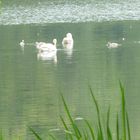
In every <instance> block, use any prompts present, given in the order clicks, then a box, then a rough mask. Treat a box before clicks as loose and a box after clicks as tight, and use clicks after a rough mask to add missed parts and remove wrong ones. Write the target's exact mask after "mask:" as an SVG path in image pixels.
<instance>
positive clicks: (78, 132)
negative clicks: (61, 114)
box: [61, 95, 82, 139]
mask: <svg viewBox="0 0 140 140" xmlns="http://www.w3.org/2000/svg"><path fill="white" fill-rule="evenodd" d="M61 97H62V101H63V104H64V108H65V110H66V113H67V115H68V118H69V120H70V122H71V124H72V127H73V129H74V132H75V136H76V137H77V139H81V137H82V134H81V132H80V130H79V129H78V127H77V125H76V124H75V123H74V121H73V119H72V117H71V114H70V112H69V109H68V106H67V104H66V102H65V100H64V97H63V96H62V95H61Z"/></svg>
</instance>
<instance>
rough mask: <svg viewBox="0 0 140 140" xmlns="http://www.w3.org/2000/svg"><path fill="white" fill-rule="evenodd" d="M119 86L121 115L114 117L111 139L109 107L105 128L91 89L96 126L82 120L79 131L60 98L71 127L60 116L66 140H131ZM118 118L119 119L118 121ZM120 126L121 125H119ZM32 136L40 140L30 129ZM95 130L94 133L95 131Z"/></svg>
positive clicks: (123, 99)
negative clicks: (114, 136)
mask: <svg viewBox="0 0 140 140" xmlns="http://www.w3.org/2000/svg"><path fill="white" fill-rule="evenodd" d="M119 86H120V93H121V115H120V116H119V115H118V114H119V113H117V115H116V118H117V119H116V123H114V124H115V125H116V138H113V134H112V131H111V128H110V125H109V120H110V107H109V108H108V111H107V117H106V123H105V126H104V125H103V123H102V118H101V115H100V114H101V113H100V108H99V105H98V102H97V100H96V98H95V96H94V94H93V90H92V88H91V87H90V86H89V91H90V94H91V97H92V101H93V103H94V105H95V107H96V113H97V125H96V126H95V125H92V124H91V123H90V122H89V121H88V120H84V122H85V124H86V125H85V127H84V129H81V128H80V127H78V125H77V124H76V122H75V121H74V119H73V118H72V116H71V113H70V111H69V108H68V106H67V104H66V101H65V99H64V97H63V96H62V95H61V97H62V102H63V105H64V109H65V112H66V114H67V117H68V120H69V122H70V124H71V127H70V126H69V125H68V124H67V123H66V122H65V120H64V118H63V117H62V116H60V119H61V122H62V124H63V126H64V129H65V138H66V140H131V133H130V125H129V118H128V113H127V111H126V104H125V92H124V87H123V86H122V84H121V82H119ZM119 118H120V119H119ZM120 124H121V125H120ZM30 130H31V131H32V133H33V134H34V136H35V137H36V139H37V140H42V139H41V137H40V136H39V135H38V134H37V132H35V131H34V130H33V129H32V128H30ZM95 130H96V131H95ZM50 139H52V140H56V139H57V138H55V137H54V136H53V135H50Z"/></svg>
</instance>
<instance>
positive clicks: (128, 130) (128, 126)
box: [126, 112, 131, 140]
mask: <svg viewBox="0 0 140 140" xmlns="http://www.w3.org/2000/svg"><path fill="white" fill-rule="evenodd" d="M126 122H127V132H128V140H131V134H130V125H129V118H128V113H127V112H126Z"/></svg>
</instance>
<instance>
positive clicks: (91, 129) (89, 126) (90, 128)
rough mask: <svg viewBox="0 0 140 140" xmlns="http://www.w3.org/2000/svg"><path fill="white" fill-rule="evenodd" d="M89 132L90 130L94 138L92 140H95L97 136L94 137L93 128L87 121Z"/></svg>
mask: <svg viewBox="0 0 140 140" xmlns="http://www.w3.org/2000/svg"><path fill="white" fill-rule="evenodd" d="M85 122H86V124H87V126H88V128H89V130H90V133H91V136H92V140H95V135H94V130H93V128H92V127H91V125H90V124H89V122H88V121H87V120H85Z"/></svg>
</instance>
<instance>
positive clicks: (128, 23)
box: [0, 0, 140, 140]
mask: <svg viewBox="0 0 140 140" xmlns="http://www.w3.org/2000/svg"><path fill="white" fill-rule="evenodd" d="M8 2H9V1H8V0H7V1H5V3H3V2H2V3H1V15H0V43H1V44H0V114H1V115H0V128H1V129H2V133H3V135H4V138H6V139H7V140H8V139H9V140H12V139H13V140H15V139H16V138H17V139H18V138H19V137H20V138H21V139H34V137H33V135H32V134H31V132H30V131H29V128H28V126H29V127H32V128H34V129H35V130H36V131H37V132H38V133H39V134H40V135H41V136H42V137H43V138H46V136H47V133H48V132H50V133H52V134H56V135H57V136H58V137H59V136H60V137H61V136H62V135H63V131H62V129H63V127H62V126H63V125H62V123H61V121H60V115H62V116H63V117H64V118H65V119H66V117H67V116H66V113H65V110H64V106H63V102H62V99H61V94H63V96H64V98H65V100H66V102H67V104H68V106H69V109H70V111H71V114H72V116H73V118H77V117H82V118H86V119H88V120H90V121H92V120H93V121H95V122H96V117H95V118H94V119H93V116H94V115H95V114H96V112H95V107H94V105H93V103H92V100H91V95H90V92H89V88H88V85H90V86H91V87H92V89H93V91H94V94H95V97H96V98H97V100H98V102H99V105H100V109H101V112H102V116H103V117H105V116H106V112H107V108H108V106H109V105H110V106H111V126H112V127H113V122H114V121H115V120H116V113H117V112H118V111H120V110H121V100H120V99H121V95H120V89H119V80H121V81H122V84H123V85H124V87H125V92H126V102H127V104H126V105H127V110H128V113H129V119H130V126H131V131H132V136H133V139H134V140H139V138H140V134H139V131H140V125H138V124H139V116H140V103H139V97H140V95H139V91H140V86H139V81H140V74H139V71H140V55H139V54H140V31H139V29H140V16H139V15H140V10H139V4H140V2H139V1H137V0H135V2H133V3H132V2H131V1H130V2H127V1H123V2H121V1H119V2H116V1H112V2H110V1H109V0H108V1H99V2H97V1H89V0H88V1H85V2H82V1H75V2H74V1H71V2H68V1H63V0H61V1H54V2H51V1H48V2H44V1H43V0H42V1H37V3H36V1H35V0H34V1H32V2H27V1H26V0H25V1H22V2H20V1H18V2H17V1H16V0H14V1H13V2H9V3H8ZM15 3H16V4H15ZM84 11H86V12H84ZM67 32H71V33H72V35H73V38H74V48H73V49H72V50H65V49H64V48H63V47H62V44H61V42H62V39H63V37H64V36H65V35H66V33H67ZM53 38H57V40H58V43H57V48H58V51H57V53H56V54H54V57H51V58H49V59H48V58H39V57H38V56H39V54H38V51H37V49H36V48H35V42H37V41H44V42H52V40H53ZM22 39H24V40H25V47H24V48H23V47H20V45H19V42H20V41H21V40H22ZM109 41H110V42H117V43H119V44H121V46H120V47H118V48H114V49H109V48H107V46H106V44H107V42H109ZM81 124H82V121H81ZM114 136H115V134H114Z"/></svg>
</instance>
